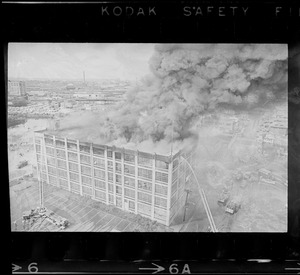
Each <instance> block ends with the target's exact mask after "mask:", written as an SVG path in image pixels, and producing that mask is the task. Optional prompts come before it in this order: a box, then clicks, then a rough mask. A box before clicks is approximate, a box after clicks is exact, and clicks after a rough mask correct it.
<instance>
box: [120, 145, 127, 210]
mask: <svg viewBox="0 0 300 275" xmlns="http://www.w3.org/2000/svg"><path fill="white" fill-rule="evenodd" d="M121 181H122V182H121V184H122V209H123V210H124V209H125V203H124V148H123V150H122V153H121ZM128 208H129V206H128Z"/></svg>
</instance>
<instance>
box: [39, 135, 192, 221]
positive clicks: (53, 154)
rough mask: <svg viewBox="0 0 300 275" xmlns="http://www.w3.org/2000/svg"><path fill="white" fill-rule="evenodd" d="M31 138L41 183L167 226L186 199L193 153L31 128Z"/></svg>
mask: <svg viewBox="0 0 300 275" xmlns="http://www.w3.org/2000/svg"><path fill="white" fill-rule="evenodd" d="M34 143H35V153H36V159H37V168H38V179H39V181H40V183H42V184H41V187H42V186H43V184H44V183H46V184H50V185H54V186H57V187H59V188H62V189H65V190H69V191H70V192H74V193H77V194H80V195H82V196H87V197H90V198H91V199H93V200H96V201H99V202H101V203H105V204H110V205H114V206H116V207H118V208H120V209H122V210H124V211H129V212H132V213H135V214H140V215H142V216H144V217H147V218H149V219H151V220H154V221H157V222H159V223H162V224H164V225H167V226H169V225H170V224H171V223H172V220H173V219H174V217H175V216H176V214H177V213H178V212H179V211H180V209H181V208H182V207H183V205H184V203H185V192H184V189H185V183H186V179H187V178H189V174H190V173H191V171H190V169H189V167H188V165H187V162H189V163H190V164H191V165H193V154H192V152H189V153H188V152H183V151H179V152H177V153H176V154H175V155H172V154H171V155H168V156H164V155H159V154H151V153H146V152H141V151H137V150H136V151H135V150H128V149H125V148H118V147H115V146H107V145H97V144H92V143H87V142H82V141H79V140H74V139H67V138H66V137H59V136H56V135H54V134H52V133H50V132H48V131H47V130H43V131H37V132H35V133H34ZM191 178H192V177H191ZM41 194H42V192H41ZM42 197H43V196H41V200H42Z"/></svg>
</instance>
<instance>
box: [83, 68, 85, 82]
mask: <svg viewBox="0 0 300 275" xmlns="http://www.w3.org/2000/svg"><path fill="white" fill-rule="evenodd" d="M83 84H84V85H85V71H83Z"/></svg>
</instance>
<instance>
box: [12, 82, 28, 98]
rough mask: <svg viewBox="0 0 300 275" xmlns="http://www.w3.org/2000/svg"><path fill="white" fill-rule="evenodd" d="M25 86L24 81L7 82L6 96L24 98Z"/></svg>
mask: <svg viewBox="0 0 300 275" xmlns="http://www.w3.org/2000/svg"><path fill="white" fill-rule="evenodd" d="M25 94H26V85H25V81H12V80H8V95H9V96H25Z"/></svg>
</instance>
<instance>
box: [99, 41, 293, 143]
mask: <svg viewBox="0 0 300 275" xmlns="http://www.w3.org/2000/svg"><path fill="white" fill-rule="evenodd" d="M155 49H156V51H155V53H154V55H153V56H152V58H151V59H150V61H149V65H150V68H151V70H152V72H153V76H148V77H145V78H144V80H143V81H142V84H141V85H139V86H137V87H135V88H134V89H132V90H131V91H130V92H128V94H127V95H126V101H125V104H122V105H119V106H118V107H117V108H116V109H115V110H113V111H111V112H110V113H108V114H107V116H106V117H105V118H104V121H103V122H102V123H101V131H102V132H103V133H104V134H105V135H106V137H107V139H108V140H110V141H113V140H118V141H119V142H121V141H122V142H124V143H128V142H131V143H135V144H136V143H141V142H145V140H146V141H148V142H149V143H150V144H151V143H153V144H155V143H157V142H162V141H164V142H166V143H169V142H170V141H171V140H173V141H182V140H186V139H187V138H190V137H191V135H192V133H191V130H190V129H191V127H192V126H193V125H194V124H195V123H196V122H197V119H198V118H199V115H201V114H204V113H207V112H210V113H213V112H216V111H217V110H218V108H219V107H222V108H223V109H224V108H229V109H233V108H237V109H240V110H250V109H252V108H255V107H258V106H260V105H263V104H267V103H268V102H271V101H274V100H276V101H278V100H283V99H284V97H285V96H286V92H287V91H286V89H287V47H286V46H285V45H271V44H270V45H267V44H260V45H252V44H251V45H236V44H234V45H230V44H226V45H209V44H204V45H186V44H185V45H167V44H164V45H158V46H156V48H155ZM117 143H118V142H117Z"/></svg>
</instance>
